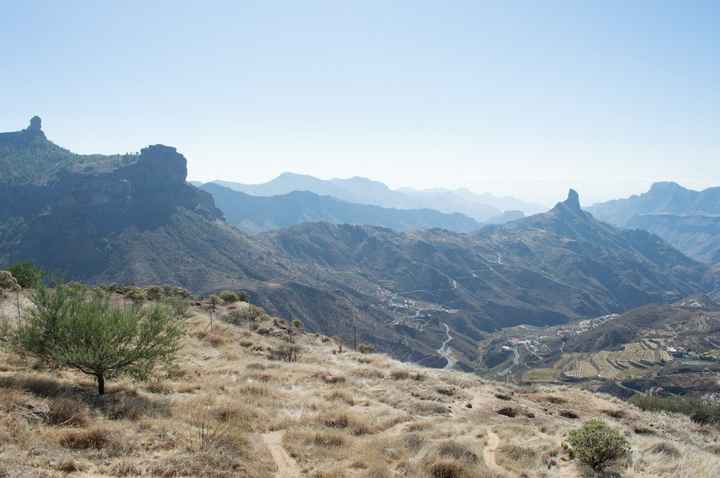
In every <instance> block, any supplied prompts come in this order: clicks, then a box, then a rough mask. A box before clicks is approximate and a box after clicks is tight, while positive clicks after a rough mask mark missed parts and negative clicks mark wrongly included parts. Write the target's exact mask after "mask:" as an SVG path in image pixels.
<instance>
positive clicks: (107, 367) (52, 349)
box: [13, 285, 183, 395]
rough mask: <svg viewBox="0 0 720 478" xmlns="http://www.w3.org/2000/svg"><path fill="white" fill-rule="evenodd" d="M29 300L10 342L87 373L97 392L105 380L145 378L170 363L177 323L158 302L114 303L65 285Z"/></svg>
mask: <svg viewBox="0 0 720 478" xmlns="http://www.w3.org/2000/svg"><path fill="white" fill-rule="evenodd" d="M32 300H33V303H34V305H35V307H33V308H32V309H31V310H30V311H29V312H28V314H27V316H26V317H25V319H24V320H23V321H22V323H21V324H20V325H19V326H18V328H17V330H16V331H15V334H14V337H13V341H14V343H15V346H16V347H17V348H18V349H19V350H20V351H23V352H26V353H28V354H30V355H33V356H35V357H37V358H39V359H41V360H42V361H44V362H46V363H47V364H48V365H51V366H56V367H67V368H74V369H76V370H79V371H81V372H82V373H85V374H87V375H92V376H93V377H95V379H96V381H97V390H98V394H99V395H103V394H104V393H105V380H106V379H112V378H114V377H117V376H120V375H132V376H135V377H137V378H140V379H144V378H147V377H148V376H149V375H150V373H151V372H152V370H153V368H154V367H155V365H157V363H159V362H165V363H169V362H171V361H172V360H173V359H174V357H175V354H176V352H177V350H178V348H179V345H180V338H181V336H182V335H183V327H182V324H181V323H180V321H179V320H178V319H177V318H176V317H175V316H174V315H173V314H172V312H171V310H170V309H169V308H168V307H166V306H163V305H161V304H154V305H152V306H147V307H141V306H139V305H132V306H118V305H114V304H112V303H111V302H110V298H109V296H108V295H107V294H105V293H102V292H100V291H97V290H95V291H91V290H89V289H87V288H85V287H82V286H79V287H78V286H68V285H59V286H57V287H56V288H55V289H53V290H50V289H47V288H44V287H41V288H39V289H38V290H36V291H35V293H34V294H33V297H32Z"/></svg>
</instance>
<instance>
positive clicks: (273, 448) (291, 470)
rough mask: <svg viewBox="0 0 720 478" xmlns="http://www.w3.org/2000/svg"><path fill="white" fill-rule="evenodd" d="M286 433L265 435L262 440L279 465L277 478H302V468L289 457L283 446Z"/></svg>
mask: <svg viewBox="0 0 720 478" xmlns="http://www.w3.org/2000/svg"><path fill="white" fill-rule="evenodd" d="M284 434H285V431H283V430H280V431H276V432H272V433H265V434H263V436H262V438H263V441H264V442H265V444H266V445H267V447H268V449H270V454H271V455H272V457H273V460H274V461H275V465H277V472H276V473H275V476H276V477H277V478H300V476H301V475H300V467H299V466H298V464H297V462H296V461H295V460H294V459H293V458H292V457H291V456H290V455H288V453H287V451H285V448H284V447H283V445H282V439H283V435H284Z"/></svg>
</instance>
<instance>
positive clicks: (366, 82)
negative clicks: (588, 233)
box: [0, 0, 720, 205]
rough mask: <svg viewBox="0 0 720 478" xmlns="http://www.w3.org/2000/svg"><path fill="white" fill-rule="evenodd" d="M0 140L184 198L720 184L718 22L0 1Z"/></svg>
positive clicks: (673, 8)
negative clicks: (141, 163)
mask: <svg viewBox="0 0 720 478" xmlns="http://www.w3.org/2000/svg"><path fill="white" fill-rule="evenodd" d="M0 11H1V12H2V15H0V45H2V46H3V47H2V53H3V54H2V57H1V59H0V131H13V130H18V129H22V128H24V127H25V126H26V124H27V122H28V120H29V118H30V117H31V116H32V115H35V114H37V115H40V116H41V117H42V118H43V129H44V130H45V132H46V134H47V135H48V137H49V138H50V139H51V140H52V141H54V142H55V143H57V144H60V145H61V146H64V147H66V148H68V149H70V150H72V151H75V152H79V153H124V152H130V151H139V150H140V149H141V148H142V147H144V146H146V145H148V144H158V143H161V144H167V145H172V146H175V147H177V148H178V150H179V151H180V152H182V153H183V154H184V155H185V156H186V157H187V158H188V168H189V176H190V179H195V180H201V181H208V180H212V179H225V180H229V181H238V182H246V183H256V182H263V181H267V180H270V179H272V178H273V177H275V176H277V175H279V174H280V173H282V172H285V171H291V172H296V173H305V174H311V175H314V176H317V177H320V178H332V177H351V176H364V177H369V178H372V179H376V180H380V181H383V182H385V183H387V184H388V185H390V186H391V187H415V188H440V187H442V188H460V187H465V188H469V189H471V190H474V191H476V192H491V193H494V194H500V195H511V196H515V197H518V198H522V199H526V200H531V201H536V202H540V203H543V204H548V205H549V204H552V203H553V202H555V201H557V200H560V199H562V198H563V197H564V195H565V194H566V191H567V189H568V188H569V187H574V188H575V189H577V190H578V191H579V192H580V194H581V197H582V200H583V203H586V204H589V203H592V202H595V201H601V200H606V199H610V198H615V197H622V196H627V195H630V194H636V193H640V192H642V191H644V190H646V189H647V188H648V187H649V186H650V184H651V183H652V182H654V181H659V180H673V181H677V182H680V183H681V184H683V185H685V186H688V187H692V188H705V187H709V186H716V185H720V161H719V160H718V159H720V134H718V133H719V128H718V125H719V124H720V61H719V56H720V55H718V54H719V53H720V28H718V25H719V24H720V2H716V1H707V2H702V1H693V0H688V1H682V2H663V1H643V0H638V1H633V2H627V1H614V0H603V1H588V2H582V1H570V0H567V1H560V0H548V1H545V2H537V1H532V2H531V1H527V2H523V1H509V0H505V1H498V2H490V1H487V2H483V1H464V0H456V1H448V2H438V1H423V0H413V1H392V0H383V1H375V0H361V1H349V0H348V1H337V0H332V1H331V0H329V1H313V0H304V1H302V2H300V1H272V0H265V1H260V2H252V1H239V0H235V1H203V2H181V1H165V0H154V1H152V2H147V1H137V0H135V1H122V2H91V1H89V0H87V1H77V0H66V1H63V2H56V1H52V0H46V1H34V0H27V1H23V2H17V1H16V2H12V1H0Z"/></svg>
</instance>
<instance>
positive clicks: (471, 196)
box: [213, 172, 544, 222]
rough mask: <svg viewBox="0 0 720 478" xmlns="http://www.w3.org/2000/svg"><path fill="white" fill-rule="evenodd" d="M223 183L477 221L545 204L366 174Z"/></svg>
mask: <svg viewBox="0 0 720 478" xmlns="http://www.w3.org/2000/svg"><path fill="white" fill-rule="evenodd" d="M213 182H215V183H217V184H220V185H221V186H224V187H227V188H230V189H233V190H235V191H240V192H244V193H246V194H251V195H256V196H277V195H283V194H288V193H291V192H293V191H309V192H313V193H315V194H319V195H325V196H332V197H335V198H337V199H340V200H344V201H348V202H353V203H358V204H369V205H375V206H382V207H388V208H396V209H435V210H438V211H440V212H444V213H460V214H464V215H466V216H470V217H472V218H473V219H475V220H478V221H481V222H482V221H485V220H487V219H490V218H497V217H499V216H501V215H502V213H503V212H504V211H507V210H523V211H524V212H531V213H535V212H540V211H542V210H544V208H543V207H542V206H538V205H535V204H531V203H527V202H524V201H520V200H517V199H514V198H509V197H495V196H493V195H490V194H487V193H485V194H476V193H473V192H471V191H468V190H466V189H458V190H448V189H431V190H415V189H411V188H401V189H397V190H394V189H390V188H389V187H388V186H387V185H385V184H384V183H382V182H379V181H374V180H371V179H368V178H363V177H359V176H356V177H352V178H348V179H339V178H334V179H329V180H323V179H318V178H315V177H313V176H309V175H305V174H296V173H287V172H286V173H282V174H281V175H279V176H278V177H276V178H275V179H273V180H270V181H268V182H266V183H261V184H242V183H235V182H230V181H222V180H217V181H213Z"/></svg>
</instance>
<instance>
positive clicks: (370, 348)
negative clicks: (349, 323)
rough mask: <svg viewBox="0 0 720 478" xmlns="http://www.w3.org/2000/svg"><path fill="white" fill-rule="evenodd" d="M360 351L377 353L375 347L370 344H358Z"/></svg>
mask: <svg viewBox="0 0 720 478" xmlns="http://www.w3.org/2000/svg"><path fill="white" fill-rule="evenodd" d="M358 352H360V353H361V354H372V353H375V347H373V346H372V345H370V344H360V345H358Z"/></svg>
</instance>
